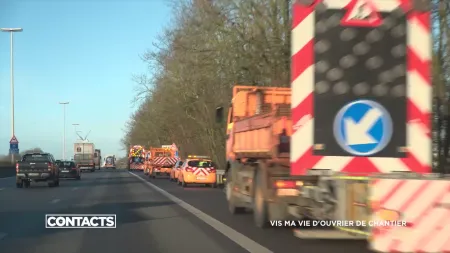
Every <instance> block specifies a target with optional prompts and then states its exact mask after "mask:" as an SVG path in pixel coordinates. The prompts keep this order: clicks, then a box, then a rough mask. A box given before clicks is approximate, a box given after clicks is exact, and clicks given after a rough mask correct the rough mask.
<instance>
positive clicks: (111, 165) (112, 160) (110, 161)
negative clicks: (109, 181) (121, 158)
mask: <svg viewBox="0 0 450 253" xmlns="http://www.w3.org/2000/svg"><path fill="white" fill-rule="evenodd" d="M104 160H105V165H104V166H103V167H104V168H105V169H114V170H115V169H116V160H117V159H116V156H115V155H107V156H106V157H105V158H104Z"/></svg>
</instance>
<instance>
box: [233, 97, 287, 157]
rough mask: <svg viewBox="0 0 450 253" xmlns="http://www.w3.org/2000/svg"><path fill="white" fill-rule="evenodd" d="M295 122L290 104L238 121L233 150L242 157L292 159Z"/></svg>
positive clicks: (237, 155) (235, 125) (234, 133)
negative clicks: (292, 118)
mask: <svg viewBox="0 0 450 253" xmlns="http://www.w3.org/2000/svg"><path fill="white" fill-rule="evenodd" d="M291 125H292V121H291V116H290V105H289V104H282V105H279V106H278V107H277V109H276V110H274V111H272V112H268V113H265V114H259V115H255V116H252V117H248V118H244V119H241V120H238V121H236V122H235V123H234V132H233V136H234V145H233V152H234V153H235V154H236V157H238V158H242V157H246V158H289V145H290V136H291V134H292V130H291ZM280 144H281V145H280Z"/></svg>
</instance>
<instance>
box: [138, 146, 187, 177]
mask: <svg viewBox="0 0 450 253" xmlns="http://www.w3.org/2000/svg"><path fill="white" fill-rule="evenodd" d="M175 153H176V150H175V149H172V145H163V146H162V147H161V148H153V147H151V148H150V153H147V154H148V156H147V157H146V159H145V164H146V170H147V171H148V173H147V174H148V175H149V177H151V178H157V177H158V176H166V177H170V173H171V171H172V167H173V166H174V165H175V164H176V163H177V161H178V160H179V158H178V157H176V156H175Z"/></svg>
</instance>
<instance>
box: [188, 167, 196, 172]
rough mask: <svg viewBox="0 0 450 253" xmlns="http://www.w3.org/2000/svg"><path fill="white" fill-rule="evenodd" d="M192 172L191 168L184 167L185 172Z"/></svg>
mask: <svg viewBox="0 0 450 253" xmlns="http://www.w3.org/2000/svg"><path fill="white" fill-rule="evenodd" d="M193 171H194V170H193V169H192V167H186V172H193Z"/></svg>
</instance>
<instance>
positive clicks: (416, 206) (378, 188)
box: [370, 179, 450, 253]
mask: <svg viewBox="0 0 450 253" xmlns="http://www.w3.org/2000/svg"><path fill="white" fill-rule="evenodd" d="M370 199H371V200H372V202H373V203H375V204H374V206H375V207H374V210H373V216H372V220H375V221H380V220H382V218H381V217H380V216H381V215H380V214H381V213H382V211H386V210H389V211H390V212H392V211H394V212H396V213H397V214H399V220H401V221H406V224H407V226H404V227H402V226H394V227H379V228H375V229H373V231H372V239H371V241H370V247H371V248H372V250H374V251H377V252H392V253H394V252H395V253H413V252H414V253H416V252H417V253H443V252H447V253H448V252H450V181H449V180H405V179H378V180H377V181H376V182H374V184H373V186H372V187H371V193H370Z"/></svg>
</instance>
